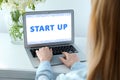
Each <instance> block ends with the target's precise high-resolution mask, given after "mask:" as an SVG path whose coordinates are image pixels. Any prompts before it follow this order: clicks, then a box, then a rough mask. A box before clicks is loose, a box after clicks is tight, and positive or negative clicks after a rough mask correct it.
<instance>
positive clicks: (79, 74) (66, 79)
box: [56, 62, 87, 80]
mask: <svg viewBox="0 0 120 80" xmlns="http://www.w3.org/2000/svg"><path fill="white" fill-rule="evenodd" d="M86 75H87V66H86V62H82V63H81V62H76V63H74V64H73V65H72V66H71V71H70V72H69V73H66V74H60V75H59V76H57V78H56V80H86Z"/></svg>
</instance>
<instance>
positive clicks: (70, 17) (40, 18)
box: [23, 9, 79, 67]
mask: <svg viewBox="0 0 120 80" xmlns="http://www.w3.org/2000/svg"><path fill="white" fill-rule="evenodd" d="M23 25H24V47H25V50H26V51H27V54H28V56H29V59H30V61H31V63H32V64H33V66H34V67H38V65H39V63H40V62H39V60H38V58H37V56H36V53H35V51H36V50H37V49H39V48H41V47H45V46H47V47H49V48H52V49H53V58H52V60H51V65H59V64H62V62H61V61H60V60H59V58H58V57H60V56H63V54H62V52H64V51H65V52H69V53H78V51H79V50H78V48H77V47H76V46H75V44H74V11H73V10H71V9H69V10H48V11H33V12H26V13H25V14H24V16H23Z"/></svg>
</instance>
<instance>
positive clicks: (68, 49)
mask: <svg viewBox="0 0 120 80" xmlns="http://www.w3.org/2000/svg"><path fill="white" fill-rule="evenodd" d="M50 48H52V50H53V55H59V54H62V52H69V53H77V52H78V51H77V50H76V49H75V48H74V47H73V46H72V45H68V46H60V47H50ZM38 49H39V48H31V49H30V52H31V53H32V56H33V57H37V56H36V52H35V51H36V50H38Z"/></svg>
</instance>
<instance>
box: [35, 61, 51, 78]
mask: <svg viewBox="0 0 120 80" xmlns="http://www.w3.org/2000/svg"><path fill="white" fill-rule="evenodd" d="M35 80H53V71H52V67H51V65H50V62H49V61H43V62H41V63H40V65H39V66H38V69H37V71H36V76H35Z"/></svg>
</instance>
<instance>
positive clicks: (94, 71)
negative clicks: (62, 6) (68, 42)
mask: <svg viewBox="0 0 120 80" xmlns="http://www.w3.org/2000/svg"><path fill="white" fill-rule="evenodd" d="M89 40H90V59H89V60H88V74H87V80H120V0H92V12H91V19H90V27H89Z"/></svg>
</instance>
